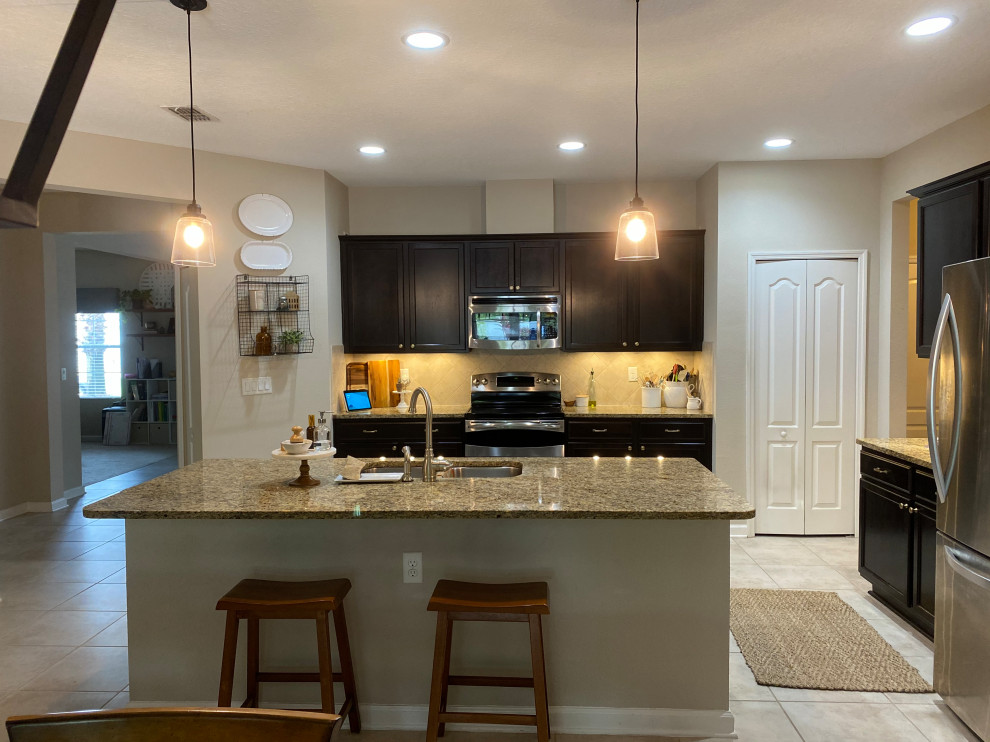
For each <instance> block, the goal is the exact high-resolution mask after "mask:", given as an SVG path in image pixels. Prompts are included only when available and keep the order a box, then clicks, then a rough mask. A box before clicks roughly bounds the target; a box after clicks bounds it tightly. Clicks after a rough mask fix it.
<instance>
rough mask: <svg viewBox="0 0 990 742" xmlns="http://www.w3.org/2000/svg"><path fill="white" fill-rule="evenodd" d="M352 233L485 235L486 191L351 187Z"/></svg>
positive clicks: (472, 188) (472, 187)
mask: <svg viewBox="0 0 990 742" xmlns="http://www.w3.org/2000/svg"><path fill="white" fill-rule="evenodd" d="M348 198H349V212H350V229H349V232H350V233H351V234H484V232H485V189H484V186H480V185H467V186H400V187H387V188H349V189H348Z"/></svg>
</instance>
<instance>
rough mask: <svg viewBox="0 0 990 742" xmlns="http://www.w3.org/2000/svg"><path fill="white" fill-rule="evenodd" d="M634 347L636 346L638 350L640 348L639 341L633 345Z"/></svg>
mask: <svg viewBox="0 0 990 742" xmlns="http://www.w3.org/2000/svg"><path fill="white" fill-rule="evenodd" d="M633 345H635V346H636V347H637V348H638V347H639V341H638V340H637V341H636V342H635V343H633Z"/></svg>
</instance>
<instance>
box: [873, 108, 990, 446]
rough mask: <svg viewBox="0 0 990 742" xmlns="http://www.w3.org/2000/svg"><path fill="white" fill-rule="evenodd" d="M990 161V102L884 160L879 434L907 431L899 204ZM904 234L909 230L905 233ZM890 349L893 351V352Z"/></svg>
mask: <svg viewBox="0 0 990 742" xmlns="http://www.w3.org/2000/svg"><path fill="white" fill-rule="evenodd" d="M988 160H990V106H987V107H985V108H981V109H980V110H979V111H976V112H975V113H972V114H970V115H969V116H966V117H964V118H961V119H959V120H958V121H955V122H953V123H951V124H949V125H948V126H945V127H943V128H941V129H939V130H938V131H934V132H932V133H931V134H929V135H927V136H924V137H922V138H921V139H919V140H918V141H916V142H913V143H911V144H909V145H908V146H906V147H903V148H902V149H899V150H897V151H896V152H894V153H893V154H890V155H888V156H887V157H885V158H883V160H882V166H881V181H880V205H879V208H880V214H881V233H880V244H881V250H880V252H879V254H878V256H877V257H878V260H877V262H876V263H875V264H874V266H873V270H874V271H876V272H878V273H879V274H880V281H879V284H878V286H877V288H878V291H879V294H880V295H879V297H878V301H877V304H878V310H879V313H880V317H879V326H880V334H879V335H878V336H877V344H878V346H879V347H880V348H882V349H883V353H882V354H881V356H880V358H879V368H878V371H879V375H880V377H881V378H882V379H883V381H884V383H885V384H886V385H887V388H888V390H889V393H888V394H886V395H884V397H883V398H882V399H880V400H879V407H878V417H879V425H878V428H877V434H878V435H881V436H887V435H889V436H892V437H898V436H903V435H904V434H905V430H906V428H905V423H906V412H905V410H906V399H907V396H906V394H907V393H906V387H907V365H906V363H905V361H904V359H905V358H906V357H907V352H908V341H907V322H908V319H907V317H908V304H907V292H905V291H904V286H905V284H906V283H907V281H908V243H907V240H906V239H904V238H903V237H898V234H897V233H896V232H895V229H894V220H895V216H894V215H895V213H896V209H895V206H894V204H895V202H897V201H900V200H903V199H905V198H906V197H907V190H908V189H909V188H915V187H917V186H920V185H924V184H925V183H930V182H931V181H933V180H938V179H939V178H942V177H945V176H946V175H952V174H953V173H957V172H959V171H960V170H965V169H966V168H969V167H972V166H974V165H979V164H980V163H982V162H986V161H988ZM901 234H903V233H901ZM888 349H889V352H888Z"/></svg>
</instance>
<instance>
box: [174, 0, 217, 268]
mask: <svg viewBox="0 0 990 742" xmlns="http://www.w3.org/2000/svg"><path fill="white" fill-rule="evenodd" d="M171 2H172V5H174V6H176V7H177V8H180V9H182V10H184V11H185V12H186V38H187V40H188V42H189V153H190V156H191V158H192V203H190V204H189V206H187V207H186V213H185V214H183V215H182V216H181V217H179V221H178V222H176V224H175V239H173V240H172V264H173V265H179V266H183V265H185V266H191V267H194V268H212V267H213V266H215V265H216V264H217V258H216V252H215V251H214V249H213V225H212V224H211V223H210V220H209V219H207V218H206V217H205V216H203V210H202V209H201V208H200V206H199V204H198V203H196V128H195V123H196V115H195V114H196V108H195V107H194V106H193V74H192V13H193V11H196V10H203V9H204V8H206V0H171Z"/></svg>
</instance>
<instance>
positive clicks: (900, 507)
mask: <svg viewBox="0 0 990 742" xmlns="http://www.w3.org/2000/svg"><path fill="white" fill-rule="evenodd" d="M897 507H898V508H899V509H900V510H907V509H908V506H907V505H905V504H904V503H903V502H899V503H897Z"/></svg>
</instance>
